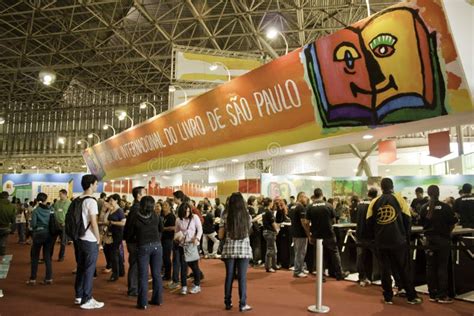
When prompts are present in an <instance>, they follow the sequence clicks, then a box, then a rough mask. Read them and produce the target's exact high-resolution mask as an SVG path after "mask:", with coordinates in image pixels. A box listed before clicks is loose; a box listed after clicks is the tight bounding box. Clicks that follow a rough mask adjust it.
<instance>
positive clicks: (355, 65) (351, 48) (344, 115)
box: [301, 7, 447, 128]
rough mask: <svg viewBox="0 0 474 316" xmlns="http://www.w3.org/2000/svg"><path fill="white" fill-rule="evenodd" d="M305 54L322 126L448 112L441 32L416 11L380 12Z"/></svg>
mask: <svg viewBox="0 0 474 316" xmlns="http://www.w3.org/2000/svg"><path fill="white" fill-rule="evenodd" d="M301 54H302V55H301V58H302V60H303V61H304V64H305V65H304V66H305V73H306V75H307V78H308V79H307V80H308V81H309V84H310V86H311V89H312V92H313V96H314V99H315V100H316V104H315V107H316V110H315V111H316V112H317V114H318V116H319V118H320V122H321V124H322V125H323V127H324V128H328V127H343V126H377V125H383V124H394V123H402V122H408V121H416V120H420V119H425V118H431V117H436V116H440V115H445V114H447V113H446V109H445V106H444V102H445V82H444V78H443V72H442V70H441V67H440V63H439V59H438V47H437V34H436V32H435V31H433V32H430V31H429V30H428V28H427V26H426V24H425V23H424V22H423V20H422V18H421V17H420V16H419V14H418V11H417V10H415V9H412V8H408V7H400V8H392V9H388V10H386V11H383V12H380V13H379V14H376V15H374V16H372V17H371V18H369V19H366V20H363V21H361V22H359V23H356V24H355V25H354V26H350V27H347V28H345V29H343V30H341V31H339V32H336V33H334V34H332V35H329V36H327V37H325V38H321V39H319V40H317V41H316V42H314V43H311V44H309V45H307V46H306V47H305V48H304V49H303V50H302V53H301Z"/></svg>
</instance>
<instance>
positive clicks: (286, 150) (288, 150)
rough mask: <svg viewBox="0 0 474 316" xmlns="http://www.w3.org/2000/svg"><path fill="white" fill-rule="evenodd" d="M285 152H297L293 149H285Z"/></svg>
mask: <svg viewBox="0 0 474 316" xmlns="http://www.w3.org/2000/svg"><path fill="white" fill-rule="evenodd" d="M285 152H286V153H289V154H291V153H294V152H295V151H294V150H293V149H285Z"/></svg>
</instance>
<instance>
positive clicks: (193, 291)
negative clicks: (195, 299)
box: [189, 285, 201, 294]
mask: <svg viewBox="0 0 474 316" xmlns="http://www.w3.org/2000/svg"><path fill="white" fill-rule="evenodd" d="M199 292H201V287H200V286H199V285H194V286H193V288H192V289H191V291H189V293H191V294H197V293H199Z"/></svg>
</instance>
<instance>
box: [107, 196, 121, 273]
mask: <svg viewBox="0 0 474 316" xmlns="http://www.w3.org/2000/svg"><path fill="white" fill-rule="evenodd" d="M120 200H121V199H120V195H118V194H112V195H111V196H110V197H109V198H108V199H107V202H109V204H110V205H111V211H110V213H109V216H108V217H107V222H108V224H109V227H108V230H109V232H111V233H112V244H111V246H110V259H111V264H112V276H111V277H110V279H109V281H112V282H113V281H117V280H118V278H119V275H120V274H122V275H123V273H124V271H123V268H122V271H120V261H121V260H120V245H121V244H122V240H123V227H124V226H125V213H124V212H123V210H122V208H120ZM120 272H122V273H120Z"/></svg>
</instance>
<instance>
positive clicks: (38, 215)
mask: <svg viewBox="0 0 474 316" xmlns="http://www.w3.org/2000/svg"><path fill="white" fill-rule="evenodd" d="M47 199H48V196H47V195H46V193H38V196H37V197H36V200H37V201H38V203H39V204H38V207H37V208H36V209H35V210H34V211H33V215H32V217H31V229H32V231H33V244H32V245H31V275H30V279H29V280H28V281H27V282H26V284H28V285H35V284H36V273H37V272H38V262H39V257H40V251H41V248H43V258H44V263H45V266H46V276H45V278H44V281H43V282H42V283H43V284H52V283H53V267H52V264H51V244H52V242H53V237H52V236H51V234H50V233H49V218H50V214H51V212H52V210H51V209H50V208H49V207H48V206H47V205H46V200H47ZM53 214H54V213H53Z"/></svg>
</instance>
